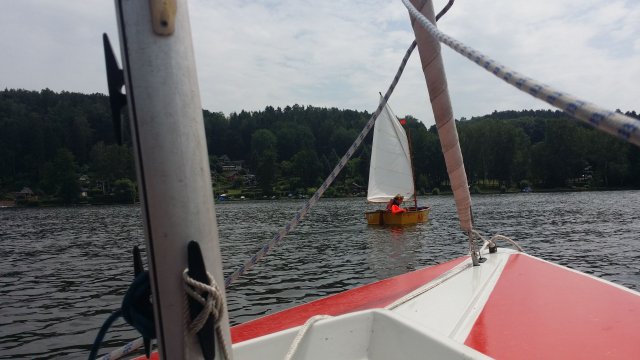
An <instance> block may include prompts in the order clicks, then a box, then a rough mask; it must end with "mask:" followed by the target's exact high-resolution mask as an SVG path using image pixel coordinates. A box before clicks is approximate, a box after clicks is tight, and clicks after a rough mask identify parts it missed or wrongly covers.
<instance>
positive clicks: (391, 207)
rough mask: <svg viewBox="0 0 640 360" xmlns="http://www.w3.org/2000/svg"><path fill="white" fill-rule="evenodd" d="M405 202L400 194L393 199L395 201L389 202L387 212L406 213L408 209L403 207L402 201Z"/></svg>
mask: <svg viewBox="0 0 640 360" xmlns="http://www.w3.org/2000/svg"><path fill="white" fill-rule="evenodd" d="M403 200H404V196H402V195H400V194H398V195H396V196H394V197H393V199H391V200H389V203H388V204H387V211H390V212H391V213H393V214H398V213H403V212H406V211H407V209H405V208H403V207H401V206H400V205H402V201H403Z"/></svg>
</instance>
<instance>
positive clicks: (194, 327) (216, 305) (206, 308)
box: [182, 269, 229, 359]
mask: <svg viewBox="0 0 640 360" xmlns="http://www.w3.org/2000/svg"><path fill="white" fill-rule="evenodd" d="M207 277H208V279H209V283H210V284H211V285H208V284H205V283H202V282H199V281H197V280H194V279H193V278H191V277H190V276H189V270H188V269H184V271H183V272H182V279H183V280H184V291H185V293H186V294H187V295H188V296H190V297H191V298H192V299H195V300H196V301H197V302H199V303H200V304H201V305H202V306H203V308H202V311H200V313H199V314H198V316H196V318H195V319H193V320H190V321H188V326H187V329H188V331H189V334H191V335H195V334H197V333H198V331H200V329H202V327H203V326H204V324H205V323H206V322H207V319H209V316H213V319H215V329H216V330H215V332H216V337H217V338H218V344H219V345H220V347H222V355H223V357H224V358H225V359H229V354H228V353H227V344H226V341H225V340H224V336H223V335H222V330H221V329H220V320H221V318H222V314H223V313H224V299H223V297H222V292H221V291H220V289H219V288H218V285H217V284H216V282H215V280H214V278H213V276H211V274H209V272H207ZM212 340H213V339H212Z"/></svg>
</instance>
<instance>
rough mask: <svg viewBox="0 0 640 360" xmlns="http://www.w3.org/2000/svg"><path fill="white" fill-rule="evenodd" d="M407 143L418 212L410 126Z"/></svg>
mask: <svg viewBox="0 0 640 360" xmlns="http://www.w3.org/2000/svg"><path fill="white" fill-rule="evenodd" d="M405 121H406V120H405ZM407 124H408V122H407ZM407 142H408V143H409V161H410V162H411V178H412V179H413V204H414V206H415V208H416V211H418V194H416V169H415V167H414V166H413V144H412V141H411V129H409V127H408V126H407Z"/></svg>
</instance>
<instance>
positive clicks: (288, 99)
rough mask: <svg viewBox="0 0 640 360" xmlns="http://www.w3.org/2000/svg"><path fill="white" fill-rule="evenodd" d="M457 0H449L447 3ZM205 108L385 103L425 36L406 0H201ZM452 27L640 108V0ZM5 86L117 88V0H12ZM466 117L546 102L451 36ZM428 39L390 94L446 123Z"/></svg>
mask: <svg viewBox="0 0 640 360" xmlns="http://www.w3.org/2000/svg"><path fill="white" fill-rule="evenodd" d="M445 3H446V1H444V0H441V1H435V7H436V12H437V11H438V10H439V9H440V8H441V7H442V6H443V5H444V4H445ZM189 13H190V16H191V25H192V29H193V40H194V48H195V52H196V63H197V66H198V77H199V83H200V88H201V97H202V104H203V107H204V108H205V109H207V110H210V111H221V112H223V113H224V114H225V115H228V114H229V113H231V112H239V111H241V110H243V109H244V110H250V111H251V110H263V109H264V107H265V106H267V105H272V106H275V107H277V106H280V107H284V106H286V105H293V104H300V105H314V106H321V107H337V108H340V109H356V110H368V111H370V112H372V111H373V110H375V108H376V105H377V102H378V92H379V91H382V92H384V91H385V90H386V88H387V86H388V84H389V83H390V82H391V80H392V78H393V76H394V74H395V71H396V69H397V68H398V65H399V63H400V60H401V59H402V56H403V54H404V52H405V50H406V48H407V47H408V46H409V44H410V43H411V41H412V40H413V31H412V30H411V27H410V22H409V16H408V14H407V11H406V9H405V8H404V6H403V4H402V2H401V1H400V0H386V1H383V0H341V1H333V0H326V1H303V0H284V1H277V0H256V1H244V0H226V1H213V0H207V1H205V0H195V1H190V2H189ZM439 28H440V29H441V30H442V31H444V32H445V33H447V34H449V35H451V36H453V37H455V38H456V39H458V40H459V41H461V42H463V43H465V44H467V45H469V46H471V47H473V48H475V49H476V50H479V51H481V52H483V53H484V54H486V55H488V56H490V57H492V58H494V59H495V60H497V61H498V62H500V63H502V64H504V65H507V66H509V67H512V68H513V69H515V70H516V71H519V72H520V73H522V74H524V75H527V76H529V77H532V78H534V79H537V80H539V81H542V82H543V83H546V84H548V85H551V86H554V87H556V88H558V89H559V90H562V91H564V92H567V93H569V94H571V95H574V96H578V97H580V98H583V99H584V100H587V101H590V102H593V103H595V104H598V105H601V106H603V107H605V108H608V109H611V110H615V109H621V110H636V111H640V1H638V0H537V1H531V0H457V1H456V2H455V4H454V6H453V8H452V9H451V10H450V11H449V13H447V15H445V16H444V17H443V18H442V19H441V20H440V22H439ZM0 30H1V31H0V49H2V56H0V88H2V89H4V88H23V89H29V90H41V89H43V88H49V89H52V90H54V91H62V90H65V91H73V92H82V93H94V92H99V93H106V92H107V90H106V89H107V83H106V78H105V71H104V60H103V53H102V43H101V35H102V33H103V32H106V33H107V34H109V36H110V37H111V39H112V42H114V47H115V48H116V49H119V48H118V47H117V46H118V45H117V38H118V36H117V29H116V18H115V7H114V4H113V2H112V1H109V0H2V11H1V12H0ZM443 54H444V60H445V67H446V71H447V78H448V80H449V89H450V93H451V98H452V103H453V108H454V114H455V117H456V118H461V117H467V118H470V117H472V116H479V115H484V114H488V113H491V112H492V111H494V110H522V109H546V108H549V106H548V105H547V104H545V103H543V102H541V101H539V100H536V99H533V98H530V97H528V96H527V95H524V94H521V93H519V92H518V91H516V90H514V89H513V88H511V87H510V86H509V85H507V84H506V83H504V82H502V81H500V80H498V79H496V78H494V77H493V76H492V75H491V74H489V73H487V72H485V70H483V69H480V68H478V67H477V66H476V65H475V64H472V63H470V62H469V61H468V60H466V59H464V58H462V57H461V56H460V55H458V54H455V53H453V52H452V51H451V50H449V49H448V48H446V47H445V46H443ZM427 99H428V96H427V92H426V85H425V81H424V77H423V75H422V72H421V69H420V66H419V59H418V54H417V52H415V53H414V55H413V56H412V59H411V61H410V63H409V65H408V66H407V70H406V71H405V74H404V76H403V78H402V79H401V80H400V83H399V86H398V88H397V90H396V92H395V93H394V95H393V96H392V98H391V100H390V104H391V106H392V108H393V110H394V112H395V113H396V114H398V115H406V114H410V115H413V116H415V117H417V118H418V119H420V120H422V121H423V122H424V123H425V124H427V125H431V124H433V115H432V113H431V109H430V106H429V104H428V101H427Z"/></svg>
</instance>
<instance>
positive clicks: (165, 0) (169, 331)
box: [115, 0, 231, 359]
mask: <svg viewBox="0 0 640 360" xmlns="http://www.w3.org/2000/svg"><path fill="white" fill-rule="evenodd" d="M115 3H116V11H117V17H118V25H119V31H120V46H121V51H122V62H123V66H124V74H125V84H126V89H127V91H126V92H127V104H128V109H129V116H130V120H131V132H132V137H133V144H134V151H135V158H136V164H137V165H136V167H137V174H138V186H139V191H140V199H141V202H142V204H141V205H142V212H143V222H144V226H145V235H146V240H147V241H146V245H147V248H146V250H147V256H148V260H149V272H150V275H151V288H152V292H153V306H154V315H155V323H156V335H157V338H158V349H159V352H160V356H161V357H162V358H164V359H199V358H202V354H201V350H200V346H199V343H198V340H197V338H196V336H192V335H190V334H188V332H187V330H186V329H185V320H184V316H185V314H188V313H189V311H188V309H187V304H186V303H185V293H184V290H183V280H182V271H183V270H184V269H185V268H186V267H187V244H188V242H189V241H191V240H194V241H197V242H198V243H199V245H200V248H201V249H202V254H203V258H204V263H205V266H206V269H207V271H208V272H209V273H211V274H212V275H213V277H214V279H215V281H216V282H217V284H218V286H219V288H220V290H221V291H222V296H223V298H224V277H223V273H222V266H221V264H222V262H221V257H220V249H219V245H218V230H217V223H216V216H215V211H214V204H213V192H212V189H211V176H210V170H209V159H208V154H207V144H206V138H205V135H204V123H203V117H202V106H201V103H200V94H199V89H198V81H197V78H196V69H195V60H194V54H193V45H192V41H191V30H190V23H189V16H188V8H187V1H186V0H157V1H156V0H144V1H143V0H116V1H115ZM152 19H153V20H152ZM220 324H221V325H220V326H221V329H222V337H223V338H224V339H225V341H224V343H226V344H231V342H230V336H229V325H228V314H227V311H226V308H225V310H224V311H223V314H222V319H221V322H220ZM214 341H216V339H215V338H213V337H212V338H211V342H214ZM215 345H216V346H215V347H216V355H217V357H216V358H217V359H221V358H222V355H221V350H222V347H223V346H224V345H223V344H219V343H216V344H215ZM227 352H228V353H229V354H231V351H230V349H227Z"/></svg>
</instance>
